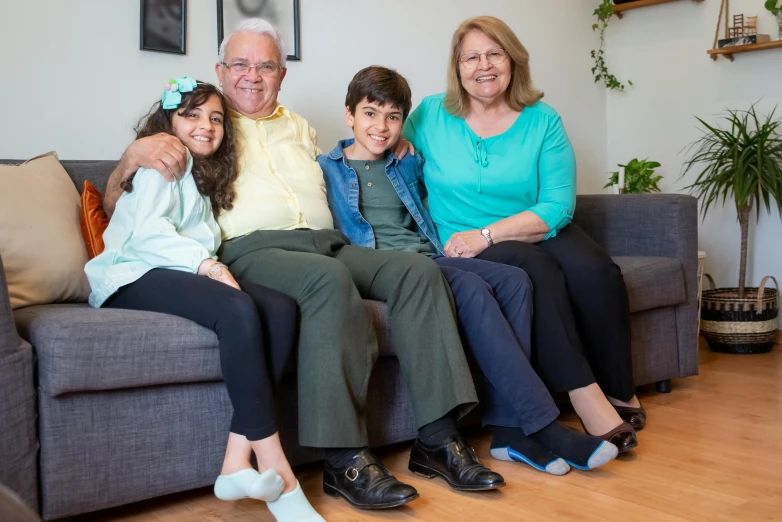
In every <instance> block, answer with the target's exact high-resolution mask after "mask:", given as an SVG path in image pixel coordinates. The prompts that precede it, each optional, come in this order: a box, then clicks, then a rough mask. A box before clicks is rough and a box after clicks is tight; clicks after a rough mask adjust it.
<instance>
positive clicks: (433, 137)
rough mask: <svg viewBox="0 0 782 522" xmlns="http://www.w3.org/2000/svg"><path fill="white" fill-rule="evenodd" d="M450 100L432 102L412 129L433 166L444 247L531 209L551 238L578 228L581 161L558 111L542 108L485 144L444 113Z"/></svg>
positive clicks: (432, 192) (435, 212) (411, 121)
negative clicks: (459, 236)
mask: <svg viewBox="0 0 782 522" xmlns="http://www.w3.org/2000/svg"><path fill="white" fill-rule="evenodd" d="M443 96H444V95H443V94H438V95H435V96H428V97H426V98H424V100H423V101H422V102H421V105H419V106H418V108H416V109H415V110H414V111H413V112H412V114H410V117H409V118H408V119H407V122H406V123H405V128H404V135H405V138H407V139H408V140H409V141H410V142H411V143H412V144H413V146H415V148H416V150H418V151H420V152H421V154H422V155H423V157H424V159H425V160H426V161H425V163H424V168H423V176H424V180H423V181H424V183H425V184H426V188H427V191H428V192H429V211H430V213H431V215H432V220H433V221H434V224H435V228H436V229H437V235H438V237H439V238H440V241H442V242H443V244H445V242H446V241H448V238H450V237H451V235H452V234H453V233H454V232H462V231H465V230H474V229H480V228H484V227H486V226H487V225H489V224H491V223H494V222H496V221H499V220H501V219H505V218H507V217H510V216H512V215H514V214H518V213H519V212H523V211H525V210H529V211H530V212H533V213H535V215H537V216H538V217H540V218H541V219H542V220H543V221H544V222H545V223H546V224H547V225H548V227H549V232H548V234H547V235H546V239H548V238H551V237H554V236H555V235H556V234H557V232H558V231H560V230H562V229H563V228H564V227H565V226H566V225H567V224H568V223H570V220H571V219H572V218H573V212H574V210H575V207H576V159H575V154H574V153H573V147H572V146H571V144H570V140H569V139H568V137H567V133H566V132H565V128H564V127H563V125H562V120H561V119H560V117H559V115H558V114H557V113H556V111H555V110H554V109H552V108H551V107H550V106H548V105H546V104H545V103H543V102H538V103H536V104H535V105H532V106H530V107H525V108H524V110H523V111H521V114H520V115H519V117H518V119H516V121H515V122H514V123H513V125H511V127H510V128H509V129H508V130H507V131H505V132H503V133H502V134H499V135H497V136H492V137H490V138H481V137H479V136H477V135H476V134H475V133H474V132H473V131H472V130H471V129H470V127H469V126H468V125H467V123H466V122H465V121H464V119H463V118H459V117H456V116H453V115H451V114H449V113H448V112H447V111H446V110H445V108H443Z"/></svg>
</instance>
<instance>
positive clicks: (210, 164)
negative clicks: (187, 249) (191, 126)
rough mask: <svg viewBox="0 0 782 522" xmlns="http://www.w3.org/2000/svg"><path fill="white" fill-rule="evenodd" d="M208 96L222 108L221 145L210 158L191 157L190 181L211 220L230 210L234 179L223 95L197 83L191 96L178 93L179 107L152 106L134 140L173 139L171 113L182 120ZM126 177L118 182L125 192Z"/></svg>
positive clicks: (129, 185) (229, 126)
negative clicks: (206, 201) (207, 206)
mask: <svg viewBox="0 0 782 522" xmlns="http://www.w3.org/2000/svg"><path fill="white" fill-rule="evenodd" d="M211 96H217V97H218V98H220V104H221V105H222V108H223V114H224V117H223V141H222V143H220V147H218V149H217V150H216V151H215V153H214V154H212V155H211V156H206V157H205V156H199V155H196V154H192V153H191V154H192V156H193V179H194V180H195V183H196V187H198V192H199V193H201V195H203V196H207V197H208V198H209V200H210V201H211V202H212V212H213V213H214V215H215V217H217V216H218V215H219V214H220V211H222V210H231V209H232V208H233V201H234V197H235V193H234V182H235V181H236V177H237V176H238V171H237V165H236V161H237V159H236V158H237V155H236V145H235V144H234V127H233V123H231V118H230V116H229V114H228V105H227V104H226V102H225V98H224V97H223V94H222V93H221V92H220V91H219V90H218V89H217V87H215V86H214V85H212V84H209V83H202V82H198V84H197V85H196V87H195V89H193V91H192V92H187V93H182V103H180V104H179V107H177V108H176V109H164V108H163V105H162V104H161V103H160V102H156V103H155V104H154V105H153V106H152V108H151V109H150V111H149V113H147V115H146V116H144V117H143V118H141V120H139V122H138V124H137V125H136V127H135V129H134V130H135V131H136V139H139V138H145V137H147V136H152V135H154V134H159V133H161V132H164V133H166V134H171V135H174V130H173V127H172V125H171V118H172V117H173V115H174V112H175V111H176V113H177V114H178V115H180V116H185V115H186V114H187V113H188V112H189V111H191V110H193V109H195V108H196V107H199V106H200V105H203V104H204V103H206V102H207V100H209V98H210V97H211ZM134 176H135V174H134V175H132V176H129V177H128V178H127V179H126V180H125V181H123V182H122V185H121V186H122V188H123V189H124V190H125V191H126V192H130V191H132V190H133V177H134Z"/></svg>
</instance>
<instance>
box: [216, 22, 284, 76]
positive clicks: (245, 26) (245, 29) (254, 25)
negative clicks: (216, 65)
mask: <svg viewBox="0 0 782 522" xmlns="http://www.w3.org/2000/svg"><path fill="white" fill-rule="evenodd" d="M236 33H255V34H258V35H262V36H268V37H269V38H271V39H272V40H274V43H275V44H276V45H277V49H278V50H279V51H280V65H282V66H283V67H285V66H286V63H287V59H286V58H287V57H286V55H285V46H283V44H282V38H280V32H279V31H277V28H276V27H274V26H273V25H272V24H270V23H269V22H267V21H266V20H264V19H263V18H247V19H246V20H242V21H241V22H239V23H238V24H236V27H235V28H234V30H233V32H231V34H229V35H228V36H226V37H225V38H223V41H222V43H221V44H220V54H219V55H218V59H219V60H220V62H225V50H226V49H227V48H228V43H229V42H230V41H231V38H233V36H234V35H235V34H236Z"/></svg>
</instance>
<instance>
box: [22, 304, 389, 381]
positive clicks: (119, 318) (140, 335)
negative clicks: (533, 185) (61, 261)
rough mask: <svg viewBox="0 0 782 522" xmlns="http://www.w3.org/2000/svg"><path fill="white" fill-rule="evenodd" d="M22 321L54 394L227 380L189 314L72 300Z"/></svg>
mask: <svg viewBox="0 0 782 522" xmlns="http://www.w3.org/2000/svg"><path fill="white" fill-rule="evenodd" d="M365 304H366V306H367V309H368V310H369V312H370V315H371V316H372V318H373V322H374V323H375V329H376V331H377V336H378V342H379V345H380V353H381V355H393V352H392V351H391V349H390V348H389V346H388V345H389V343H388V327H387V322H388V319H387V312H386V305H385V304H384V303H378V302H375V301H365ZM14 318H15V320H16V326H17V328H18V329H19V334H20V335H21V336H22V337H23V338H25V339H26V340H28V341H29V342H30V344H32V345H33V347H34V348H35V351H36V353H37V355H38V381H39V386H40V388H41V390H42V391H43V392H45V393H47V394H49V395H52V396H56V395H61V394H63V393H69V392H83V391H95V390H115V389H121V388H135V387H139V386H153V385H160V384H173V383H188V382H205V381H219V380H222V378H223V377H222V372H221V370H220V356H219V353H218V347H217V336H216V335H215V334H214V332H212V331H211V330H209V329H207V328H204V327H202V326H199V325H197V324H195V323H193V322H191V321H189V320H187V319H182V318H181V317H175V316H172V315H166V314H159V313H154V312H139V311H135V310H120V309H116V308H91V307H90V306H89V305H84V304H65V305H43V306H30V307H27V308H22V309H21V310H17V311H16V312H14ZM291 369H295V363H294V365H293V366H292V367H291Z"/></svg>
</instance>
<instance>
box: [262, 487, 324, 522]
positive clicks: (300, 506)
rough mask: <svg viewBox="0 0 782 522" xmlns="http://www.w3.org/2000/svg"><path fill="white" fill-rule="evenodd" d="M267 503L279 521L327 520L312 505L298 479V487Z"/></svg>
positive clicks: (318, 521) (309, 521)
mask: <svg viewBox="0 0 782 522" xmlns="http://www.w3.org/2000/svg"><path fill="white" fill-rule="evenodd" d="M266 505H267V506H269V511H271V512H272V515H274V518H275V520H277V522H326V520H325V519H324V518H323V517H322V516H320V515H319V514H318V512H317V511H315V509H313V507H312V506H311V505H310V501H309V500H307V497H305V496H304V491H303V490H302V489H301V484H299V482H298V481H296V489H294V490H293V491H291V492H290V493H285V494H284V495H280V498H278V499H277V500H275V501H274V502H267V503H266Z"/></svg>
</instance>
